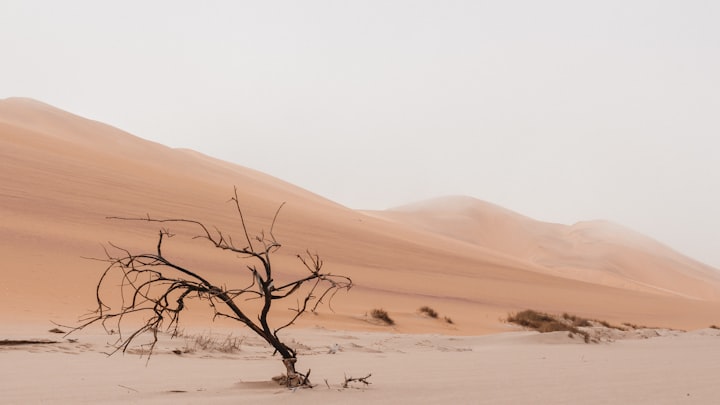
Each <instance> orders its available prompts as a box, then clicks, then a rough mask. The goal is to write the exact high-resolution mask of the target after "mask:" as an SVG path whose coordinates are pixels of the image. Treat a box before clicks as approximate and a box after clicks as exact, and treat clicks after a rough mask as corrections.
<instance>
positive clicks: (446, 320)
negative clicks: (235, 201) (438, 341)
mask: <svg viewBox="0 0 720 405" xmlns="http://www.w3.org/2000/svg"><path fill="white" fill-rule="evenodd" d="M443 319H445V322H447V323H449V324H450V325H453V324H455V322H453V320H452V319H450V317H448V316H446V317H444V318H443Z"/></svg>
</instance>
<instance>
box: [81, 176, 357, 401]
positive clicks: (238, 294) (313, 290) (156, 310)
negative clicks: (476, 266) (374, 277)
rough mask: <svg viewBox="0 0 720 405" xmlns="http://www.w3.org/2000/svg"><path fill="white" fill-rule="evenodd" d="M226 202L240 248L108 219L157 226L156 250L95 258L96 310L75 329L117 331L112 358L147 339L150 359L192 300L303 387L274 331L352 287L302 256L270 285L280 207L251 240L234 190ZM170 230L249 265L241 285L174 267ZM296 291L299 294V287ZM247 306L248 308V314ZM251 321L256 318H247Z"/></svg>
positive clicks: (220, 237) (200, 230) (215, 236)
mask: <svg viewBox="0 0 720 405" xmlns="http://www.w3.org/2000/svg"><path fill="white" fill-rule="evenodd" d="M229 202H233V203H234V209H235V211H236V213H237V215H238V216H239V217H240V224H241V228H242V229H241V231H242V238H241V240H242V243H241V244H239V245H236V244H235V243H234V242H233V239H232V237H230V236H229V235H225V234H223V232H222V231H220V230H219V229H217V228H212V229H211V228H208V227H207V226H206V225H204V224H203V223H201V222H199V221H195V220H190V219H156V218H152V217H150V216H147V217H144V218H119V217H111V219H116V220H124V221H145V222H153V223H159V224H162V226H163V227H162V228H161V229H160V231H159V234H158V239H157V245H156V247H155V251H154V252H152V253H139V254H137V253H131V252H130V251H129V250H126V249H123V248H120V247H118V246H116V245H113V244H110V246H112V252H113V253H111V252H110V251H109V250H108V249H106V255H107V257H106V258H105V259H101V260H103V261H105V262H107V263H108V266H107V268H106V269H105V271H104V272H103V274H102V276H101V277H100V280H99V281H98V283H97V287H96V298H97V309H96V310H95V311H94V312H93V313H91V314H90V315H89V316H88V317H86V318H84V319H83V321H82V322H81V324H80V326H78V327H77V328H76V330H77V329H82V328H85V327H87V326H89V325H91V324H95V323H100V324H102V325H103V327H104V328H105V330H106V331H108V332H113V331H117V332H118V333H119V337H118V340H117V342H116V345H115V348H116V349H115V351H113V352H112V353H115V352H117V351H119V350H122V351H123V352H125V351H126V350H127V348H128V346H129V345H130V344H131V343H132V342H133V340H135V339H136V338H137V337H139V336H141V335H143V334H145V333H149V334H150V335H151V336H152V338H151V339H152V340H151V341H150V343H148V348H149V353H152V349H153V348H154V347H155V344H156V343H157V341H158V331H162V330H166V331H168V332H177V327H178V322H179V319H180V318H179V317H180V314H181V313H182V312H183V310H184V309H185V308H186V300H189V299H198V300H201V301H204V302H206V303H207V304H208V305H209V306H210V308H211V309H212V311H213V314H214V315H213V316H214V318H213V319H215V318H216V317H222V318H229V319H233V320H236V321H239V322H241V323H242V324H244V325H245V326H247V327H248V328H250V330H252V331H253V332H254V333H255V334H257V335H258V336H260V337H261V338H263V339H264V340H265V341H266V342H267V343H268V344H270V346H272V347H273V348H274V349H275V352H276V353H279V354H280V356H282V361H283V364H284V365H285V369H286V373H287V374H286V376H285V377H286V378H285V379H283V381H284V382H285V383H286V384H287V385H288V386H290V387H296V386H310V382H309V380H308V375H309V374H310V372H309V371H308V372H307V373H306V374H302V373H299V372H297V371H296V369H295V363H296V361H297V357H296V354H297V353H296V352H295V350H293V349H292V348H291V347H289V346H288V345H286V344H285V343H284V342H283V341H282V340H281V338H280V337H279V336H278V332H279V331H281V330H282V329H285V328H287V327H288V326H290V325H292V324H293V323H294V322H295V321H296V320H297V319H298V318H299V317H300V316H301V315H302V314H303V313H305V312H306V311H308V310H310V311H312V312H315V311H316V309H317V307H318V305H320V304H321V303H323V301H325V300H327V303H328V305H330V301H331V300H332V298H333V296H334V295H335V294H336V293H337V292H338V291H339V290H342V289H344V290H349V289H350V288H351V287H352V280H351V279H350V278H348V277H345V276H340V275H333V274H330V273H326V272H323V271H322V265H323V262H322V260H321V259H320V257H319V256H318V255H317V254H311V253H310V252H309V251H307V252H306V253H305V254H304V255H298V256H297V257H298V258H299V260H300V263H302V265H303V266H304V268H305V270H306V272H305V274H304V275H302V276H300V277H299V278H296V279H294V280H291V281H286V282H279V281H278V282H276V280H275V279H274V274H273V268H272V263H271V260H270V259H271V255H272V254H273V253H274V252H276V251H277V250H278V249H279V248H280V247H281V245H280V243H279V242H278V241H277V240H276V239H275V236H274V235H273V228H274V225H275V221H276V220H277V217H278V214H279V212H280V209H281V208H282V205H280V207H279V208H278V209H277V211H276V212H275V216H274V217H273V220H272V224H271V226H270V230H269V234H268V235H265V234H264V233H263V232H260V234H259V235H257V236H254V237H251V235H250V234H249V232H248V228H247V226H246V224H245V218H244V216H243V213H242V210H241V209H240V202H239V199H238V194H237V189H235V193H234V197H232V198H231V199H230V201H229ZM171 224H176V225H177V224H184V225H189V226H191V227H193V228H195V230H196V232H197V234H196V235H195V236H194V237H193V239H199V240H203V241H204V242H209V243H210V244H212V246H214V247H215V248H217V249H220V250H221V251H225V252H230V253H232V254H234V255H236V256H237V255H239V256H240V258H241V259H245V260H249V263H251V264H247V265H246V266H245V267H244V269H243V270H241V271H242V272H244V273H245V277H246V279H247V280H246V285H247V286H245V287H240V288H226V287H225V286H224V285H220V284H215V283H213V282H211V281H210V280H208V279H207V278H205V277H204V276H202V275H201V273H200V271H196V270H194V269H193V270H191V269H189V268H187V267H184V266H181V265H179V264H178V261H177V260H173V259H171V258H168V257H167V256H165V255H164V254H163V247H164V244H165V242H166V239H168V238H170V237H171V236H173V234H172V233H171V232H170V230H169V229H168V228H166V227H167V226H169V225H171ZM118 277H119V279H120V280H121V282H120V285H119V286H117V285H116V284H113V283H114V282H115V281H116V280H117V279H118ZM111 280H113V281H111ZM303 286H304V288H301V287H303ZM108 289H109V290H108ZM118 289H119V290H118ZM108 291H110V292H108ZM108 294H110V295H109V296H108ZM298 294H300V295H298ZM118 296H119V298H120V301H121V303H120V304H119V307H116V308H111V306H110V305H108V304H107V303H108V302H109V301H110V300H111V299H112V298H116V299H117V298H118ZM294 296H297V297H298V298H297V300H296V303H295V307H294V308H291V309H290V310H291V311H292V313H291V316H290V320H289V321H287V320H286V321H284V323H281V324H279V325H274V326H271V319H269V318H270V317H269V315H270V310H271V308H272V307H273V304H275V303H276V302H277V301H278V300H284V299H286V298H290V297H294ZM253 303H254V304H253ZM252 305H255V306H254V309H253V308H252V307H251V306H252ZM253 311H255V312H253ZM255 314H257V315H256V316H253V315H255ZM138 316H139V317H140V319H141V321H140V326H139V327H137V325H136V326H135V327H133V328H132V331H131V332H130V333H125V329H126V327H125V328H124V327H123V325H125V323H126V320H127V319H129V318H132V319H135V318H136V317H138ZM253 318H256V319H253Z"/></svg>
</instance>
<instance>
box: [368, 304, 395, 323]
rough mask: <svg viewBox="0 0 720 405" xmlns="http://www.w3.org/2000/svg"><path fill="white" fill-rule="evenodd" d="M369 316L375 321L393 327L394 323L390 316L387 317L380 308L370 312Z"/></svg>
mask: <svg viewBox="0 0 720 405" xmlns="http://www.w3.org/2000/svg"><path fill="white" fill-rule="evenodd" d="M370 316H371V317H373V319H377V320H379V321H381V322H384V323H385V324H387V325H395V321H394V320H393V319H392V318H390V315H388V313H387V311H385V310H384V309H382V308H380V309H373V310H372V311H370Z"/></svg>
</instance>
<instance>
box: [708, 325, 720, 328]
mask: <svg viewBox="0 0 720 405" xmlns="http://www.w3.org/2000/svg"><path fill="white" fill-rule="evenodd" d="M710 329H720V326H717V325H710Z"/></svg>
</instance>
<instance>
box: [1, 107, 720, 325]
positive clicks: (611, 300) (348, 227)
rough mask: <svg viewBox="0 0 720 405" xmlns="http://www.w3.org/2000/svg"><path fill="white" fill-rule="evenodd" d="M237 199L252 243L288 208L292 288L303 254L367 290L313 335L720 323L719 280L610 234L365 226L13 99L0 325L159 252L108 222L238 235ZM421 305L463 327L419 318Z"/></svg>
mask: <svg viewBox="0 0 720 405" xmlns="http://www.w3.org/2000/svg"><path fill="white" fill-rule="evenodd" d="M240 159H241V156H240ZM234 186H235V187H237V189H238V193H239V195H240V199H241V202H242V207H243V210H244V213H245V215H246V219H247V221H248V223H249V224H250V230H251V232H259V231H260V230H261V229H263V228H267V227H268V226H269V224H270V222H271V220H272V217H273V215H274V214H275V211H276V209H277V207H278V206H279V205H280V204H281V203H282V202H286V205H285V206H284V207H283V209H282V211H281V213H280V216H279V218H278V223H277V225H276V228H275V235H276V236H277V237H278V239H279V240H280V242H281V243H282V244H283V248H282V249H281V250H280V251H279V252H278V253H277V260H276V261H275V264H276V266H277V272H278V273H277V274H278V276H279V277H295V276H297V275H298V274H301V273H300V272H301V271H302V269H301V266H299V265H298V263H297V261H296V259H295V255H296V254H298V253H302V252H303V251H304V250H305V249H310V250H311V251H313V252H315V251H316V252H318V253H319V254H320V255H321V256H322V257H323V258H324V260H325V266H326V268H328V269H331V271H332V272H333V273H339V274H347V275H349V276H351V277H353V280H354V281H355V283H356V285H357V287H356V288H354V289H353V290H352V291H351V292H350V293H349V294H347V295H344V294H343V295H342V296H339V297H338V298H337V299H336V301H335V303H334V309H335V310H336V312H335V313H330V312H329V311H325V312H323V313H322V314H320V315H318V316H317V317H311V318H310V319H309V320H307V321H306V322H309V323H311V324H312V323H316V322H322V323H323V324H325V325H330V326H331V327H332V326H335V327H342V328H361V329H381V328H385V327H380V326H377V325H374V324H372V323H369V322H367V320H366V317H365V314H366V313H367V312H368V311H369V310H370V309H372V308H374V307H384V308H385V309H386V310H388V311H389V312H390V313H391V315H392V316H393V317H394V318H395V319H396V321H397V326H396V329H395V330H398V331H410V332H413V331H440V332H447V333H463V334H471V333H481V332H487V331H497V330H504V329H506V328H507V326H506V325H504V324H503V323H502V322H501V321H500V320H499V318H500V317H502V316H504V315H505V314H506V313H507V312H508V311H513V310H517V309H523V308H526V307H532V308H537V309H541V310H546V311H568V312H577V313H579V314H582V315H586V316H595V317H603V318H607V319H610V320H619V321H629V322H637V323H648V324H657V325H661V326H670V327H683V328H688V327H700V326H707V325H708V324H709V323H711V322H712V318H713V316H714V314H715V313H717V310H718V309H719V307H718V303H717V300H716V297H717V295H716V294H717V291H718V288H719V286H720V282H718V278H717V276H716V275H715V271H714V269H710V268H708V267H706V266H703V265H701V264H699V263H696V262H694V261H692V260H690V259H687V258H684V257H682V256H680V255H678V254H676V253H674V252H672V251H670V250H669V249H663V248H662V247H658V246H655V245H653V244H652V243H651V242H648V241H647V240H646V239H644V238H639V239H640V243H635V242H636V241H635V242H633V243H629V241H628V240H626V239H627V238H626V237H625V236H627V235H625V236H621V237H618V236H617V235H608V234H607V232H605V231H604V228H603V227H602V226H598V225H597V224H592V223H591V224H578V225H575V226H573V227H563V226H560V225H551V224H542V223H538V222H536V221H533V220H530V219H529V218H524V217H522V216H519V215H517V214H512V213H509V212H507V211H503V210H501V209H499V208H496V207H492V209H485V208H487V207H478V206H472V209H471V210H470V211H467V210H465V208H463V209H462V210H458V209H457V208H453V207H439V208H438V207H432V209H431V210H430V211H423V210H419V211H417V210H395V211H386V212H379V213H378V212H372V213H367V212H360V211H355V210H351V209H349V208H347V207H343V206H341V205H339V204H336V203H334V202H332V201H329V200H327V199H324V198H322V197H320V196H318V195H315V194H313V193H310V192H308V191H306V190H303V189H300V188H298V187H296V186H293V185H292V184H288V183H286V182H283V181H281V180H278V179H276V178H273V177H271V176H267V175H265V174H263V173H260V172H257V171H254V170H252V169H249V168H245V167H242V166H238V165H234V164H230V163H227V162H222V161H219V160H216V159H212V158H210V157H207V156H204V155H201V154H199V153H196V152H193V151H187V150H177V149H172V148H168V147H166V146H163V145H159V144H156V143H152V142H149V141H146V140H143V139H140V138H137V137H135V136H133V135H131V134H128V133H126V132H123V131H121V130H119V129H117V128H113V127H110V126H107V125H104V124H102V123H99V122H95V121H91V120H87V119H84V118H82V117H79V116H76V115H73V114H70V113H67V112H64V111H62V110H59V109H56V108H54V107H52V106H49V105H46V104H43V103H40V102H38V101H34V100H28V99H16V98H13V99H6V100H0V217H1V218H2V219H3V221H2V222H1V223H0V256H1V257H2V258H3V263H2V267H0V272H2V276H3V284H2V286H1V287H0V288H2V290H3V294H2V295H1V296H0V317H3V318H11V319H16V320H17V319H58V318H63V319H72V318H74V317H75V316H76V315H79V314H80V313H82V312H83V311H85V310H87V309H90V308H92V307H93V305H94V301H93V300H94V295H93V294H94V284H95V282H96V280H97V277H98V276H99V274H100V272H101V271H102V270H103V268H104V267H103V264H102V263H98V262H96V261H92V260H88V259H85V258H86V257H101V256H102V255H103V248H102V246H101V244H103V243H106V242H107V241H112V242H114V243H116V244H118V245H121V246H123V247H126V248H130V249H145V250H152V249H153V248H154V243H155V235H156V231H157V229H156V227H153V226H150V225H143V224H138V223H128V222H124V221H113V220H108V219H107V218H106V217H107V216H145V215H147V214H151V215H153V216H156V217H184V218H192V219H197V220H200V221H203V222H205V223H207V224H208V225H213V226H217V227H219V228H220V229H223V230H224V231H225V232H228V233H233V232H239V228H238V226H239V223H238V219H237V216H236V215H235V212H234V211H233V207H232V206H231V205H230V204H227V203H226V201H227V200H228V198H229V197H230V196H231V195H232V192H233V187H234ZM471 205H472V204H471ZM463 210H465V211H463ZM468 212H471V213H472V215H474V216H475V217H473V218H470V219H468V218H466V217H467V214H468ZM498 212H499V213H500V214H498ZM430 214H432V215H430ZM472 215H471V216H472ZM457 218H460V220H457ZM598 233H599V234H601V235H600V236H601V237H599V236H598ZM173 243H177V246H178V247H177V248H176V250H174V251H173V254H174V255H177V257H178V259H179V260H185V261H186V262H187V263H189V264H192V265H193V266H197V267H196V268H198V269H201V270H202V271H203V272H204V274H207V277H208V278H210V279H211V280H220V281H218V282H217V283H218V284H224V283H227V284H231V283H232V282H234V281H236V280H237V282H242V281H241V280H243V279H242V276H243V273H242V272H241V271H239V270H238V266H237V265H235V264H233V263H234V262H233V260H235V258H234V257H225V256H226V255H225V256H224V255H223V254H222V253H218V252H215V251H213V250H212V249H208V248H207V246H199V245H198V243H197V242H193V241H190V240H180V241H178V242H173ZM646 245H648V246H650V248H648V246H646ZM568 246H572V247H573V248H572V249H568V248H567V247H568ZM218 256H222V258H219V257H218ZM194 268H195V267H194ZM649 269H652V271H650V270H649ZM226 280H227V281H226ZM421 305H429V306H432V307H434V308H435V309H436V310H438V311H439V312H440V313H441V315H447V316H449V317H451V318H452V319H453V320H454V321H455V322H454V324H448V323H445V322H442V321H438V320H432V319H428V318H424V317H422V316H420V315H418V314H417V313H416V311H417V308H418V307H419V306H421Z"/></svg>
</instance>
